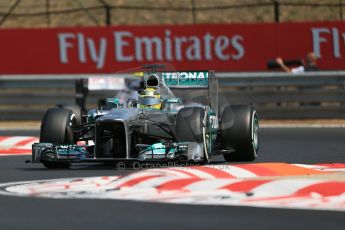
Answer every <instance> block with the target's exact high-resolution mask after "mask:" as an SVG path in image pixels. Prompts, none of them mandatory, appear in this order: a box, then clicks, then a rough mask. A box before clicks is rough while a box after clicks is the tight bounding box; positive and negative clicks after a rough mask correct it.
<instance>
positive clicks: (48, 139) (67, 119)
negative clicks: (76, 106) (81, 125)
mask: <svg viewBox="0 0 345 230" xmlns="http://www.w3.org/2000/svg"><path fill="white" fill-rule="evenodd" d="M75 124H76V118H75V115H74V114H73V112H72V111H71V110H69V109H64V108H52V109H48V110H47V112H46V113H45V115H44V117H43V120H42V123H41V133H40V142H41V143H53V144H67V145H68V144H75V142H76V141H75V139H74V135H73V130H72V126H73V125H75ZM42 163H43V165H44V166H45V167H47V168H69V167H70V163H69V162H56V161H49V160H44V159H43V160H42Z"/></svg>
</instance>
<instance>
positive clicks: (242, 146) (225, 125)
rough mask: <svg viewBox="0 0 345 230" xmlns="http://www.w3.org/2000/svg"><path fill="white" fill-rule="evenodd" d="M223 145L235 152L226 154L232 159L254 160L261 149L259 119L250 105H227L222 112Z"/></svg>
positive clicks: (226, 158) (227, 158)
mask: <svg viewBox="0 0 345 230" xmlns="http://www.w3.org/2000/svg"><path fill="white" fill-rule="evenodd" d="M221 119H222V122H221V133H222V135H221V136H222V139H221V142H222V145H223V146H224V147H225V148H226V149H233V150H234V152H231V153H227V154H224V159H225V160H226V161H227V162H230V161H254V160H255V159H256V157H257V155H258V151H259V119H258V114H257V112H256V110H255V109H254V108H253V107H252V106H249V105H233V106H227V107H226V108H225V109H224V111H223V113H222V117H221Z"/></svg>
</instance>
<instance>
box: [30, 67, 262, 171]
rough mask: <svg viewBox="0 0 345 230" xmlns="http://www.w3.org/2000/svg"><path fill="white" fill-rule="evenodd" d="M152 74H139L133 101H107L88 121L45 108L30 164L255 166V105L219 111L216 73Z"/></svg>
mask: <svg viewBox="0 0 345 230" xmlns="http://www.w3.org/2000/svg"><path fill="white" fill-rule="evenodd" d="M156 69H157V66H155V67H152V68H151V69H150V70H147V71H145V72H144V76H143V78H144V83H145V84H144V85H145V86H144V89H142V90H141V92H140V94H139V96H138V99H137V100H130V101H125V102H123V101H122V102H121V100H119V99H118V98H108V99H107V103H106V105H105V106H103V107H102V108H98V109H93V110H90V111H88V112H87V114H86V115H85V117H86V118H85V119H81V118H77V117H76V114H75V113H73V111H72V110H69V109H66V108H51V109H48V110H47V112H46V113H45V115H44V117H43V120H42V124H41V133H40V143H35V144H33V146H32V162H34V163H39V162H40V163H43V165H44V166H45V167H47V168H68V167H69V166H70V165H71V163H77V162H108V161H113V162H171V161H173V162H195V163H197V162H198V163H205V162H209V160H210V158H211V157H212V156H214V155H218V154H222V155H223V156H224V158H225V160H226V161H253V160H255V158H256V157H257V153H258V148H259V136H258V134H259V122H258V115H257V112H256V110H255V109H254V108H253V107H252V106H249V105H227V106H225V108H224V109H222V111H220V110H221V109H220V106H219V105H218V81H217V79H216V76H215V73H214V72H213V71H183V72H178V71H176V72H167V71H156ZM176 95H181V98H182V99H181V98H180V97H177V96H176ZM195 95H196V96H195ZM77 120H79V121H80V120H84V121H83V122H81V123H79V122H77ZM78 123H79V124H78ZM81 142H82V143H85V144H84V145H80V143H81Z"/></svg>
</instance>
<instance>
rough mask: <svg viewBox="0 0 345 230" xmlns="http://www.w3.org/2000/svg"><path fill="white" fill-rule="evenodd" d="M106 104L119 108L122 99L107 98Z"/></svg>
mask: <svg viewBox="0 0 345 230" xmlns="http://www.w3.org/2000/svg"><path fill="white" fill-rule="evenodd" d="M106 105H107V106H111V107H113V108H117V107H119V106H120V100H119V99H118V98H107V100H106Z"/></svg>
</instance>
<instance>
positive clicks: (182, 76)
mask: <svg viewBox="0 0 345 230" xmlns="http://www.w3.org/2000/svg"><path fill="white" fill-rule="evenodd" d="M150 74H153V73H152V72H149V73H146V76H149V75H150ZM154 74H156V75H159V77H160V79H161V80H163V82H164V84H165V85H166V86H167V87H169V88H170V89H171V90H172V91H173V93H174V94H175V95H177V96H179V95H181V92H184V97H188V96H190V97H192V95H193V94H195V95H199V98H201V96H203V98H204V99H203V100H201V101H199V102H200V103H203V104H204V103H205V104H208V105H209V106H210V107H211V108H212V109H213V111H215V112H216V113H217V114H218V79H216V76H215V72H214V71H159V72H155V73H154ZM144 78H145V77H144Z"/></svg>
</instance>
